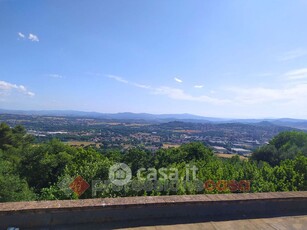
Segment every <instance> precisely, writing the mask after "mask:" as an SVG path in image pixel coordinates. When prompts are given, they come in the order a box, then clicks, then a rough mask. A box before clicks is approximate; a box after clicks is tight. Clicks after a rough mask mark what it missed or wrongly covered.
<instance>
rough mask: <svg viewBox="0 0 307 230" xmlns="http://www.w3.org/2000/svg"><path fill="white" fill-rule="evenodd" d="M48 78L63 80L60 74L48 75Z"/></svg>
mask: <svg viewBox="0 0 307 230" xmlns="http://www.w3.org/2000/svg"><path fill="white" fill-rule="evenodd" d="M47 76H48V77H51V78H63V76H62V75H60V74H53V73H52V74H47Z"/></svg>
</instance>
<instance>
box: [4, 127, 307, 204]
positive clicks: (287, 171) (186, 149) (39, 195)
mask: <svg viewBox="0 0 307 230" xmlns="http://www.w3.org/2000/svg"><path fill="white" fill-rule="evenodd" d="M306 154H307V134H305V133H302V132H284V133H281V134H279V135H277V136H276V137H275V138H273V139H272V140H271V141H270V143H269V144H268V145H266V146H263V147H261V148H259V149H258V150H256V151H255V152H254V154H253V155H252V157H251V159H250V160H240V158H239V157H237V156H236V157H232V158H230V159H225V158H218V157H216V156H215V155H214V154H213V153H212V151H211V150H210V149H209V148H207V147H206V146H204V145H203V144H202V143H199V142H194V143H189V144H184V145H182V146H180V147H178V148H168V149H159V150H158V151H156V152H151V151H148V150H146V149H142V148H140V147H139V148H131V149H127V150H125V151H123V152H121V151H116V150H101V149H100V150H99V149H94V148H92V147H73V146H69V145H68V144H65V143H63V142H60V141H59V140H55V139H54V140H51V141H48V142H45V143H41V144H37V143H36V144H35V140H34V138H33V137H32V136H30V135H28V134H27V133H26V131H25V129H24V128H23V127H22V126H16V127H14V128H10V127H9V126H8V125H6V124H4V123H1V124H0V202H7V201H21V200H44V199H50V200H52V199H77V198H78V197H77V195H76V194H74V193H70V192H67V191H65V189H63V186H61V185H63V184H65V183H64V182H65V181H66V182H67V180H68V181H69V182H71V180H73V179H74V178H76V176H77V175H80V176H82V177H83V178H84V179H85V180H86V181H88V182H89V183H90V184H91V182H92V181H93V180H97V179H99V180H102V181H107V180H108V177H109V168H110V166H112V165H113V164H115V163H118V162H123V163H125V164H127V165H128V166H129V167H130V168H131V170H132V180H131V182H129V183H128V184H127V186H124V187H120V188H115V187H114V186H112V184H105V183H102V184H98V185H99V186H98V187H97V188H99V189H97V191H98V192H97V194H96V197H116V196H138V195H166V194H197V193H217V192H226V193H227V192H230V190H229V189H226V190H223V191H220V190H219V189H215V190H206V189H205V190H204V189H199V187H201V188H202V186H203V183H204V182H205V181H208V180H212V181H215V182H216V181H220V180H227V181H234V180H235V181H240V180H250V181H251V187H250V191H251V192H266V191H297V190H306V189H307V155H306ZM191 166H195V167H197V168H198V170H197V171H196V178H197V180H196V181H188V180H186V179H187V175H186V170H187V167H191ZM141 168H143V169H144V170H143V172H142V173H141V176H142V178H143V179H142V180H139V178H137V174H138V173H139V172H138V170H139V169H141ZM149 168H154V169H157V170H158V169H160V168H167V169H176V170H178V175H179V178H178V181H177V182H178V183H177V184H176V187H175V188H171V187H167V186H166V185H168V184H169V183H170V182H171V180H170V177H171V176H172V174H174V173H173V172H172V171H171V170H170V171H165V175H166V177H163V176H161V175H160V174H158V176H155V174H154V173H153V171H150V170H148V169H149ZM152 179H157V181H156V182H158V183H159V184H160V187H161V186H163V188H164V189H158V188H157V187H152V188H150V186H149V187H148V186H147V185H150V183H149V182H151V180H152ZM196 182H197V183H196ZM66 185H67V184H65V186H66ZM68 185H69V183H68ZM132 185H134V186H136V185H137V186H139V187H140V188H144V187H146V186H147V188H148V189H146V190H144V189H131V186H132ZM129 186H130V187H129ZM67 187H68V186H67ZM129 188H130V189H129ZM134 188H135V187H134ZM165 188H167V189H165ZM236 192H240V191H236ZM91 197H93V194H92V191H91V189H89V190H87V191H86V192H85V193H84V194H82V196H81V197H80V198H91Z"/></svg>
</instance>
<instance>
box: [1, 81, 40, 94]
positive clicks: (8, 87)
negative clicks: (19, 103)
mask: <svg viewBox="0 0 307 230" xmlns="http://www.w3.org/2000/svg"><path fill="white" fill-rule="evenodd" d="M12 90H16V91H18V92H20V93H23V94H25V95H28V96H31V97H32V96H34V95H35V94H34V93H33V92H30V91H28V90H27V88H26V87H25V86H23V85H16V84H12V83H9V82H6V81H0V92H1V94H7V93H9V92H11V91H12Z"/></svg>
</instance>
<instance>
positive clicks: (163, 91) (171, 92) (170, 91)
mask: <svg viewBox="0 0 307 230" xmlns="http://www.w3.org/2000/svg"><path fill="white" fill-rule="evenodd" d="M153 93H154V94H159V95H166V96H168V97H169V98H172V99H176V100H186V101H198V102H207V103H211V104H216V105H222V104H226V103H229V102H230V101H229V100H226V99H219V98H214V97H210V96H207V95H202V96H192V95H190V94H187V93H185V92H184V91H183V90H182V89H177V88H171V87H167V86H161V87H158V88H155V89H154V91H153Z"/></svg>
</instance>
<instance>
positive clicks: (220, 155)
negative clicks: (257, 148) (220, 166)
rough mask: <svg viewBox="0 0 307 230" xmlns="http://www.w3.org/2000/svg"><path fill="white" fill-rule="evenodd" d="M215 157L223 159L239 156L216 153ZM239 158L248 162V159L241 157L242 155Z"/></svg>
mask: <svg viewBox="0 0 307 230" xmlns="http://www.w3.org/2000/svg"><path fill="white" fill-rule="evenodd" d="M215 155H216V156H218V157H221V158H232V157H234V156H237V155H238V154H226V153H216V154H215ZM238 156H239V158H240V159H241V160H247V157H244V156H241V155H238Z"/></svg>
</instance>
